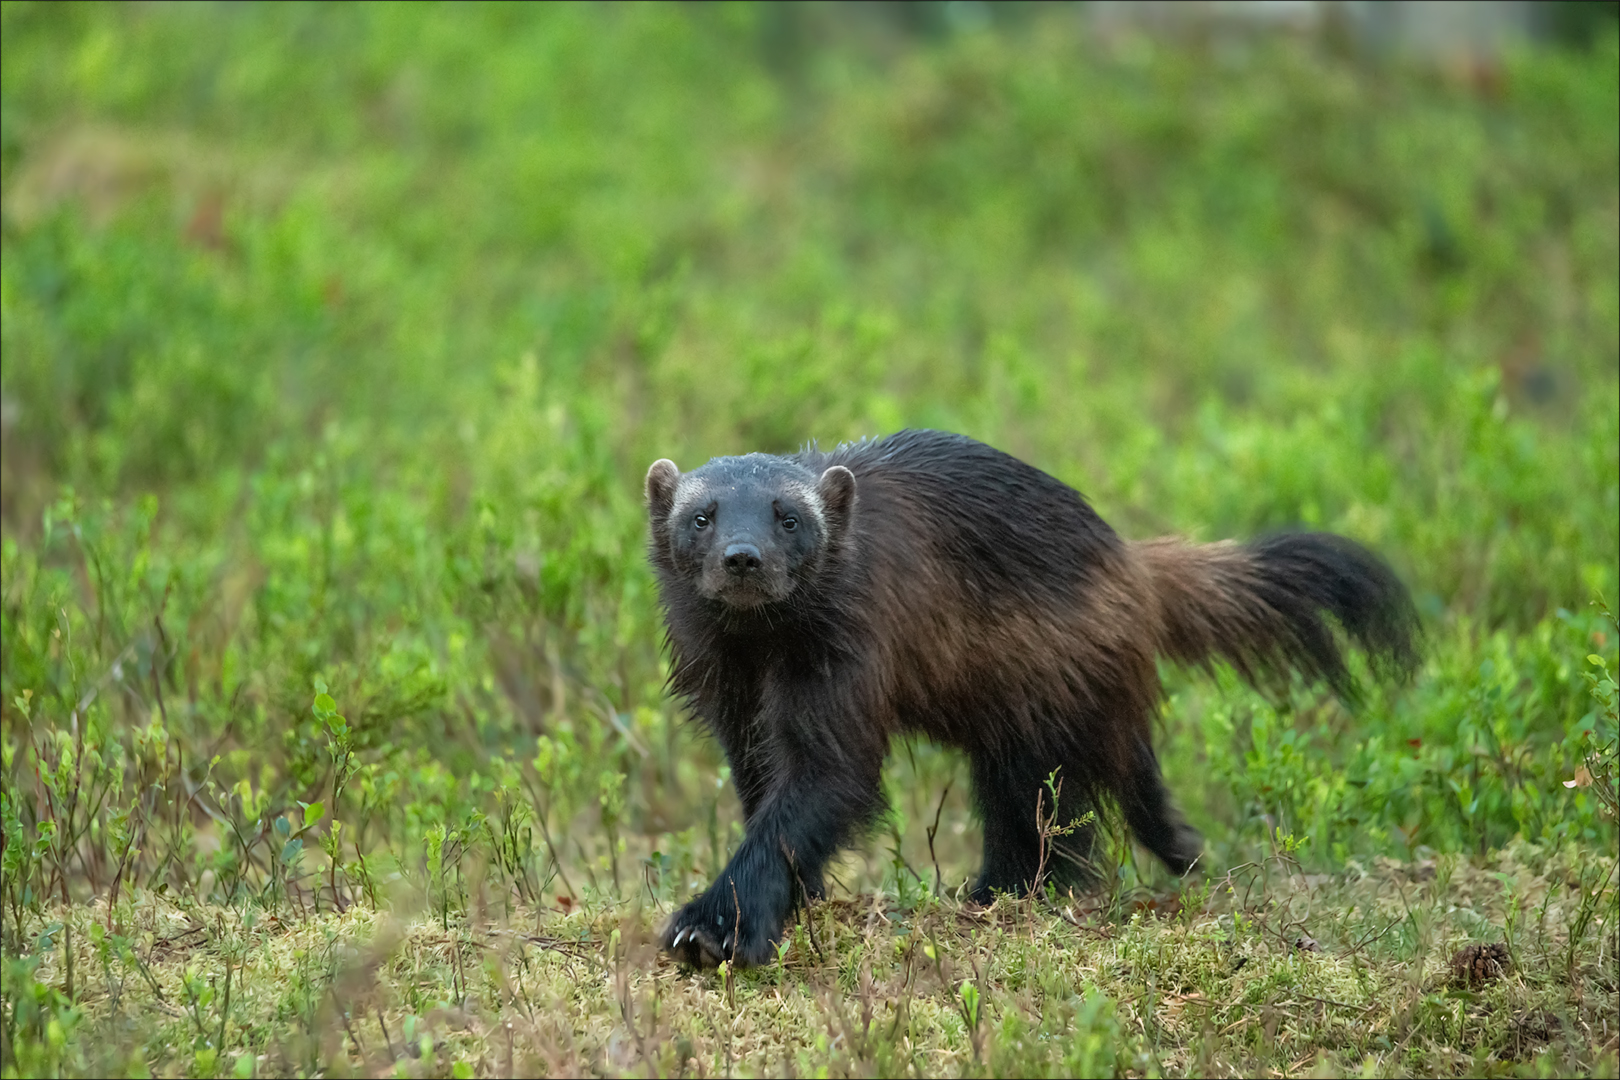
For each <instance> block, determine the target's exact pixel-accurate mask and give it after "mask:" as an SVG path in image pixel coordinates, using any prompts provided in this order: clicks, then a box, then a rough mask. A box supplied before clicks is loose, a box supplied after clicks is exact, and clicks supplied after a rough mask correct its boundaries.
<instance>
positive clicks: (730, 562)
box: [726, 543, 765, 577]
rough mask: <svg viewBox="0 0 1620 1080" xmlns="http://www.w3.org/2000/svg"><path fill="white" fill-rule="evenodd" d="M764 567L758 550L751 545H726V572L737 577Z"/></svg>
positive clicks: (763, 561)
mask: <svg viewBox="0 0 1620 1080" xmlns="http://www.w3.org/2000/svg"><path fill="white" fill-rule="evenodd" d="M764 565H765V560H764V559H763V558H761V557H760V554H759V548H757V547H755V546H754V545H753V544H748V543H736V544H728V545H726V572H727V573H729V574H733V575H735V576H737V577H743V576H745V575H747V574H751V573H753V572H754V571H756V570H758V569H759V568H760V567H762V566H764Z"/></svg>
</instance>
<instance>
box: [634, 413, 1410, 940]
mask: <svg viewBox="0 0 1620 1080" xmlns="http://www.w3.org/2000/svg"><path fill="white" fill-rule="evenodd" d="M646 495H647V509H648V517H649V520H650V526H651V530H650V531H651V538H650V552H649V554H650V558H651V561H652V565H653V568H654V571H655V573H656V575H657V578H658V584H659V592H660V598H661V600H662V604H663V608H664V613H665V618H666V625H667V629H668V642H669V648H670V656H671V661H672V664H671V671H670V686H671V689H672V690H673V691H674V692H675V694H676V695H677V696H679V697H680V698H681V699H683V700H684V701H685V703H686V705H687V706H688V708H689V709H690V711H691V712H692V714H693V715H694V716H696V717H697V718H698V719H699V720H700V721H701V722H702V723H703V725H704V726H705V727H706V728H707V729H708V730H709V731H710V732H712V733H713V735H714V737H715V738H716V739H717V740H718V741H719V743H720V746H721V748H722V749H723V750H724V751H725V755H726V758H727V760H728V761H729V763H730V765H731V775H732V778H733V780H734V782H735V784H736V788H737V795H738V798H739V799H740V801H741V803H742V809H743V814H744V823H745V835H744V839H743V842H742V844H741V845H740V846H739V847H738V849H737V851H736V853H735V854H734V855H733V856H732V858H731V860H730V862H729V863H728V864H727V865H726V866H725V868H724V869H723V870H722V871H721V872H720V875H719V876H718V877H717V878H716V879H715V882H714V884H713V885H711V886H710V887H709V888H708V890H707V891H705V892H704V893H703V894H702V895H700V896H698V897H697V898H696V899H694V900H692V901H691V902H690V903H688V904H686V905H685V906H684V907H682V908H681V909H680V910H679V911H678V912H676V914H675V916H674V917H673V918H672V919H671V920H670V922H669V924H668V926H667V927H666V928H665V930H664V932H663V945H664V948H665V949H666V950H667V951H668V952H670V953H672V954H673V955H674V956H675V957H676V959H678V960H680V961H683V962H685V963H689V964H694V965H699V966H713V965H716V964H718V963H720V962H721V961H723V960H731V961H733V962H734V963H736V964H738V965H744V966H746V965H752V964H761V963H764V962H766V961H767V960H768V959H769V958H770V957H771V956H772V955H773V948H774V943H775V942H776V941H777V940H779V939H780V937H781V934H782V930H783V925H784V923H785V921H786V920H787V919H788V918H789V917H790V916H791V915H792V913H793V911H794V908H795V905H796V904H797V903H798V902H799V901H801V900H805V899H809V898H814V897H818V896H820V895H821V894H822V892H823V875H824V868H825V867H826V865H827V862H828V860H829V859H831V858H832V857H833V856H834V855H835V854H836V853H837V851H838V850H839V848H841V847H842V846H844V845H846V844H848V843H850V842H852V841H854V840H856V839H857V838H858V837H859V836H860V835H861V833H862V832H863V830H865V829H867V828H869V827H870V826H871V825H872V824H873V823H874V822H875V820H876V819H877V818H878V817H879V815H880V814H881V813H882V812H883V810H884V799H883V795H882V785H881V774H882V768H883V759H884V757H885V755H886V754H887V752H888V748H889V742H890V740H891V739H892V738H894V737H895V736H906V735H917V736H922V737H925V738H928V739H931V740H934V741H936V742H938V743H942V744H944V745H947V746H952V747H957V748H959V749H961V750H962V751H964V752H965V753H966V755H967V758H968V761H969V763H970V772H971V774H972V781H973V805H974V809H975V811H976V813H977V815H978V817H979V818H980V819H981V821H982V822H983V827H984V856H983V864H982V866H981V869H980V871H979V875H978V878H977V880H976V881H975V882H974V884H973V887H972V893H971V895H972V898H973V899H974V900H977V901H980V902H989V901H990V900H991V899H993V897H994V896H995V895H996V894H997V893H1001V892H1005V893H1012V894H1018V893H1024V892H1027V891H1028V890H1029V889H1030V888H1032V887H1034V886H1036V884H1037V880H1036V879H1037V876H1038V875H1041V874H1042V873H1043V872H1044V873H1046V874H1048V875H1051V877H1049V878H1048V880H1052V879H1054V878H1055V880H1056V881H1058V882H1065V881H1067V882H1081V881H1083V880H1084V879H1085V874H1086V867H1087V858H1086V856H1087V855H1089V853H1090V845H1091V840H1092V836H1091V834H1092V830H1093V829H1094V826H1092V825H1090V824H1086V825H1083V826H1082V827H1081V828H1080V829H1079V830H1078V831H1076V832H1075V833H1072V834H1070V835H1068V836H1065V837H1064V838H1063V844H1064V851H1063V854H1065V855H1066V857H1065V858H1059V859H1056V860H1055V865H1051V864H1048V865H1047V866H1046V868H1045V869H1044V870H1043V862H1042V851H1041V847H1042V839H1041V831H1040V829H1039V827H1038V825H1037V814H1038V813H1039V814H1041V815H1042V817H1043V819H1045V820H1056V821H1058V822H1060V823H1063V822H1071V821H1076V820H1080V821H1086V820H1088V819H1086V818H1085V817H1084V813H1085V811H1086V810H1087V809H1089V808H1091V807H1093V806H1095V805H1099V800H1107V801H1108V802H1109V803H1110V804H1111V805H1113V806H1117V807H1118V810H1119V811H1120V813H1121V816H1122V817H1123V818H1124V820H1125V822H1126V823H1127V824H1128V825H1129V826H1130V829H1131V831H1132V833H1133V834H1134V835H1135V837H1136V839H1137V840H1138V841H1139V842H1140V843H1141V844H1142V845H1143V846H1145V847H1146V848H1147V849H1148V850H1150V851H1151V852H1153V854H1154V855H1156V856H1157V857H1158V858H1159V859H1161V860H1163V862H1164V864H1165V865H1166V866H1168V867H1169V868H1170V869H1171V870H1172V871H1173V872H1175V873H1177V874H1185V873H1187V872H1188V871H1189V870H1190V869H1191V868H1192V867H1193V865H1194V863H1195V862H1196V861H1197V859H1198V857H1199V854H1200V852H1201V851H1202V846H1203V840H1202V837H1200V835H1199V834H1198V833H1197V832H1196V831H1195V830H1194V829H1193V828H1191V827H1190V826H1189V825H1188V824H1187V823H1186V822H1185V821H1184V820H1183V819H1182V816H1181V814H1180V813H1179V812H1178V811H1177V810H1176V808H1175V805H1174V803H1173V802H1172V801H1171V798H1170V795H1169V793H1168V792H1167V791H1166V790H1165V786H1164V782H1163V780H1162V778H1161V776H1160V771H1159V763H1158V759H1157V757H1156V756H1155V755H1154V752H1153V746H1152V740H1151V735H1152V727H1153V723H1152V722H1153V719H1154V717H1155V715H1156V712H1157V709H1158V707H1159V700H1160V695H1161V688H1160V682H1159V674H1158V667H1157V661H1158V659H1159V658H1160V657H1163V658H1165V659H1167V660H1170V661H1173V662H1177V663H1181V664H1187V665H1194V666H1209V665H1211V664H1213V663H1215V662H1216V661H1218V660H1223V661H1225V662H1227V663H1228V664H1230V665H1231V666H1232V667H1233V668H1234V669H1235V670H1236V671H1237V672H1238V673H1239V674H1240V675H1242V676H1243V677H1244V678H1246V679H1247V680H1249V681H1250V682H1251V683H1253V684H1255V685H1260V686H1269V687H1275V686H1277V685H1279V680H1287V679H1288V678H1290V677H1291V675H1292V674H1293V673H1297V674H1298V675H1299V676H1302V677H1303V678H1304V679H1305V680H1306V681H1310V682H1317V683H1322V684H1325V685H1326V686H1328V687H1329V688H1330V689H1332V690H1334V691H1335V692H1337V693H1339V694H1340V695H1341V696H1342V697H1345V698H1346V699H1353V698H1354V695H1355V692H1356V687H1355V681H1354V679H1353V677H1352V675H1351V673H1350V670H1349V668H1348V666H1347V665H1346V661H1345V655H1344V650H1343V641H1344V639H1348V641H1349V642H1353V643H1354V644H1355V645H1356V646H1358V647H1359V648H1360V649H1361V650H1362V651H1363V652H1364V653H1365V654H1366V655H1367V656H1368V658H1369V660H1370V661H1371V662H1372V665H1373V668H1374V669H1375V670H1376V671H1378V672H1379V673H1380V674H1385V675H1390V676H1399V675H1403V674H1405V673H1408V672H1410V671H1411V669H1412V668H1413V667H1414V666H1415V662H1416V653H1415V640H1416V637H1417V632H1418V625H1417V618H1416V614H1415V611H1414V609H1413V606H1412V602H1411V599H1410V597H1409V595H1408V594H1407V591H1406V589H1405V588H1404V587H1403V586H1402V584H1401V583H1400V581H1399V580H1398V579H1397V578H1396V576H1395V575H1394V573H1393V572H1392V571H1391V570H1390V569H1389V568H1388V567H1387V566H1386V565H1385V564H1384V563H1383V562H1382V561H1381V560H1380V559H1379V558H1378V557H1377V556H1375V555H1373V554H1372V553H1371V552H1369V551H1367V550H1366V549H1365V548H1363V547H1361V546H1360V545H1358V544H1356V543H1354V542H1352V541H1350V540H1347V539H1345V538H1343V537H1340V536H1336V535H1332V534H1329V533H1315V532H1294V533H1283V534H1278V535H1272V536H1268V537H1265V538H1262V539H1258V540H1255V541H1253V542H1251V543H1246V544H1237V543H1232V542H1222V543H1214V544H1192V543H1187V542H1184V541H1181V540H1177V539H1156V540H1147V541H1140V542H1128V541H1126V540H1123V539H1121V538H1120V536H1119V535H1118V534H1117V533H1115V532H1114V530H1113V529H1111V528H1110V527H1109V526H1108V525H1107V523H1106V522H1104V521H1103V520H1102V518H1101V517H1099V516H1098V515H1097V512H1096V511H1095V510H1093V509H1092V508H1091V506H1090V504H1088V503H1087V502H1086V500H1085V499H1084V498H1082V497H1081V495H1080V494H1079V493H1078V492H1076V491H1075V490H1074V489H1072V488H1070V487H1068V486H1067V485H1065V484H1063V483H1061V482H1059V481H1058V480H1056V479H1054V478H1052V477H1051V476H1048V475H1047V474H1046V473H1044V472H1042V471H1040V470H1039V469H1036V468H1034V467H1033V466H1030V465H1027V464H1025V463H1024V462H1022V461H1019V460H1018V459H1017V458H1014V457H1011V456H1010V455H1008V454H1005V453H1002V452H1001V451H999V450H995V449H993V448H991V447H989V446H986V445H985V444H983V443H980V442H976V441H974V440H972V439H969V438H967V437H965V436H961V435H952V434H946V433H943V432H937V431H903V432H901V433H899V434H897V435H892V436H889V437H887V438H883V439H877V440H870V441H863V442H859V443H853V444H846V445H843V446H839V447H838V448H836V449H834V450H831V451H822V450H819V449H815V448H811V449H807V450H804V451H802V452H800V453H798V454H793V455H789V456H776V455H770V454H748V455H746V456H743V457H725V458H716V459H714V460H712V461H710V462H709V463H708V464H706V465H704V466H703V467H701V468H698V469H694V470H693V471H691V472H688V473H682V472H681V471H680V470H679V469H678V468H677V467H676V465H675V464H674V462H672V461H669V460H667V459H665V460H660V461H657V462H655V463H654V464H653V466H652V468H651V469H649V470H648V472H647V484H646ZM1341 632H1342V633H1341ZM1054 772H1056V775H1057V777H1058V778H1060V779H1061V781H1062V783H1061V787H1060V788H1059V789H1058V793H1059V801H1060V802H1061V805H1053V798H1052V794H1051V789H1050V787H1049V785H1048V779H1049V778H1050V777H1052V775H1053V773H1054ZM1043 792H1044V794H1043ZM1041 800H1044V802H1042V801H1041Z"/></svg>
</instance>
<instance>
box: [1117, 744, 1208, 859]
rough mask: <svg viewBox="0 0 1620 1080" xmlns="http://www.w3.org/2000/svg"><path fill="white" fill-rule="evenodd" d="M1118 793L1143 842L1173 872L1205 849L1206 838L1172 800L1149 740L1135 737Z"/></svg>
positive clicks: (1129, 821) (1132, 830)
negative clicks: (1132, 751)
mask: <svg viewBox="0 0 1620 1080" xmlns="http://www.w3.org/2000/svg"><path fill="white" fill-rule="evenodd" d="M1117 794H1118V796H1119V806H1120V809H1121V810H1122V811H1124V813H1125V820H1126V822H1127V823H1128V824H1129V825H1130V827H1131V832H1133V833H1135V834H1136V839H1137V840H1138V841H1140V842H1141V844H1142V846H1143V847H1145V848H1147V849H1148V850H1149V851H1151V852H1153V854H1155V855H1157V856H1158V857H1159V858H1160V859H1162V860H1163V861H1164V864H1165V865H1166V866H1168V867H1169V868H1170V870H1171V872H1172V873H1174V874H1177V875H1181V874H1185V873H1187V871H1189V870H1191V869H1192V867H1193V864H1194V863H1195V862H1197V861H1198V856H1199V855H1200V854H1202V852H1203V850H1204V838H1203V837H1202V836H1200V835H1199V833H1198V830H1197V829H1194V828H1193V827H1192V826H1191V825H1188V824H1187V822H1186V821H1185V820H1184V819H1183V818H1182V816H1181V812H1180V811H1179V810H1177V809H1176V807H1175V803H1174V802H1172V801H1171V799H1170V793H1169V791H1167V790H1166V789H1165V786H1164V778H1163V777H1162V776H1161V775H1160V773H1159V759H1158V757H1157V756H1156V755H1155V754H1154V753H1153V748H1152V747H1151V746H1149V745H1148V743H1147V740H1145V739H1140V738H1139V739H1137V740H1136V746H1135V750H1134V753H1133V754H1132V755H1131V759H1130V762H1129V766H1128V768H1127V770H1126V773H1125V775H1124V776H1123V777H1122V778H1121V780H1120V784H1119V789H1118V791H1117Z"/></svg>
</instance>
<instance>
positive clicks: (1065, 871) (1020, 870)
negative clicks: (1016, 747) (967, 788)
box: [972, 750, 1096, 904]
mask: <svg viewBox="0 0 1620 1080" xmlns="http://www.w3.org/2000/svg"><path fill="white" fill-rule="evenodd" d="M1062 765H1063V762H1062V761H1061V759H1060V758H1059V757H1058V756H1057V755H1055V754H1054V755H1050V757H1049V756H1048V755H1044V754H1041V753H1039V752H1033V751H1030V750H1023V751H1016V752H1011V753H999V754H998V753H993V752H991V751H989V750H980V751H978V752H975V753H974V754H973V755H972V771H973V800H974V804H975V806H976V808H977V810H978V812H979V817H980V819H981V820H982V821H983V822H984V865H983V867H982V868H981V869H980V871H979V878H978V880H977V881H976V882H974V885H973V891H972V897H973V899H974V900H976V901H978V902H979V903H981V904H987V903H989V902H990V901H991V900H993V899H994V898H995V894H996V893H998V892H1001V893H1011V894H1013V895H1015V896H1022V895H1024V894H1025V893H1027V892H1029V890H1030V888H1031V887H1032V886H1033V885H1034V884H1035V881H1036V878H1037V877H1039V878H1041V880H1042V881H1043V882H1045V881H1057V882H1073V881H1076V880H1080V879H1082V878H1084V877H1085V876H1086V867H1087V863H1088V860H1089V858H1090V855H1091V850H1092V844H1093V840H1094V837H1095V833H1096V827H1095V823H1094V822H1093V821H1091V820H1088V819H1087V818H1086V810H1087V809H1088V807H1089V803H1088V801H1087V799H1086V797H1085V789H1084V787H1083V786H1082V778H1081V777H1079V776H1076V777H1075V778H1074V779H1073V780H1072V781H1070V782H1067V783H1062V784H1061V786H1059V788H1058V791H1059V796H1060V797H1059V799H1058V801H1057V804H1056V805H1055V806H1054V805H1053V798H1052V790H1051V784H1049V783H1048V781H1049V780H1051V781H1053V782H1054V783H1056V782H1061V781H1063V780H1064V778H1065V773H1066V772H1068V771H1069V770H1067V769H1065V768H1063V767H1061V766H1062ZM1053 770H1056V771H1057V776H1056V777H1055V778H1054V777H1053V776H1052V773H1053ZM1037 813H1038V814H1039V815H1040V817H1039V821H1040V823H1042V824H1044V825H1045V826H1046V828H1047V832H1048V835H1047V836H1046V837H1045V839H1044V840H1043V839H1042V835H1041V827H1040V825H1038V824H1037V817H1036V815H1037ZM1076 823H1078V824H1076ZM1054 827H1055V828H1056V829H1061V830H1062V832H1061V833H1057V832H1054V831H1053V830H1054ZM1043 849H1044V850H1043Z"/></svg>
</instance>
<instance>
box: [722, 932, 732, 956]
mask: <svg viewBox="0 0 1620 1080" xmlns="http://www.w3.org/2000/svg"><path fill="white" fill-rule="evenodd" d="M720 950H721V951H722V952H730V951H731V935H730V934H727V935H726V942H725V944H724V945H721V946H720Z"/></svg>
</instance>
